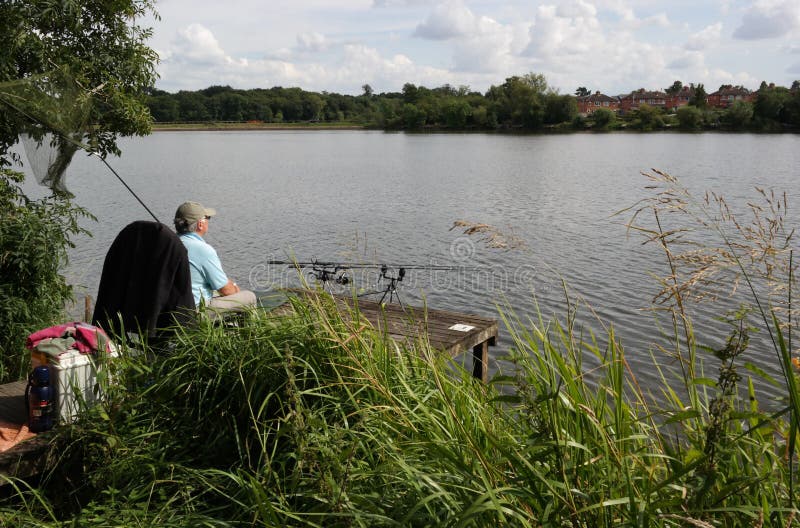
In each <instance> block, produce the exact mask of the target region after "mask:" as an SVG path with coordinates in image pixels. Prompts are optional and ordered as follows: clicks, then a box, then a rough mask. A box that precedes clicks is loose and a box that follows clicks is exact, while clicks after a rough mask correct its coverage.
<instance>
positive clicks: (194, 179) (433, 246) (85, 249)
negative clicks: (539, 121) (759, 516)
mask: <svg viewBox="0 0 800 528" xmlns="http://www.w3.org/2000/svg"><path fill="white" fill-rule="evenodd" d="M120 147H121V148H122V151H123V155H122V157H121V158H120V159H110V160H109V161H110V163H111V164H112V165H113V166H114V167H115V169H116V170H117V171H118V172H119V173H120V175H122V177H123V178H124V179H125V180H126V181H127V182H128V184H129V185H130V186H131V187H132V188H133V189H134V190H135V191H136V192H137V193H138V194H139V196H140V197H141V198H142V199H143V201H144V202H145V203H147V204H148V206H149V207H150V209H151V210H152V211H153V212H154V213H155V214H156V216H158V217H159V218H160V219H161V220H162V221H164V222H166V223H171V218H172V216H173V214H174V211H175V208H176V207H177V205H178V204H180V203H181V202H183V201H185V200H196V201H200V202H202V203H203V204H206V205H207V206H210V207H214V208H216V209H217V211H218V216H217V217H215V218H214V219H213V220H212V221H211V231H210V233H209V234H208V236H207V240H208V241H209V242H210V243H211V244H212V245H214V246H215V247H216V248H217V250H218V252H219V253H220V255H221V257H222V260H223V264H224V266H225V267H226V270H227V272H228V274H229V275H231V276H232V277H233V278H234V279H235V280H237V282H239V283H240V284H248V283H249V284H250V287H251V288H253V289H256V290H259V291H264V290H269V289H272V288H274V287H277V286H281V285H287V284H293V283H296V273H295V271H293V270H287V269H286V268H285V267H280V266H268V265H266V263H267V261H268V260H270V259H285V258H291V256H292V255H293V256H295V257H296V258H297V259H298V260H311V259H320V260H346V261H360V262H374V263H399V264H407V265H410V264H414V265H424V264H438V265H455V266H460V267H462V269H460V270H459V271H456V272H437V273H431V272H427V271H416V272H409V274H408V275H407V276H406V280H405V281H404V287H403V288H402V289H401V290H400V295H401V300H403V302H405V303H419V302H421V300H422V299H423V298H424V299H425V300H426V301H427V302H428V304H429V306H431V307H433V308H438V309H450V310H457V311H468V312H474V313H479V314H484V315H490V316H496V315H497V309H496V303H505V302H507V303H508V304H509V305H510V306H512V307H513V309H514V310H515V312H516V313H517V315H518V316H521V317H523V318H526V317H535V314H536V310H537V303H536V302H534V298H536V299H537V300H538V309H539V310H541V312H542V313H543V314H544V316H545V318H546V319H550V318H552V317H560V318H563V316H564V315H565V313H566V309H567V308H566V307H567V304H566V302H565V297H564V289H563V287H562V282H561V281H562V279H563V281H565V283H566V284H567V287H568V289H569V292H570V295H571V296H574V298H575V299H577V298H582V299H584V300H585V301H586V303H587V304H588V305H590V306H591V307H592V308H593V309H594V310H595V312H596V315H597V317H598V318H599V319H600V320H602V321H604V322H606V323H611V324H613V325H614V327H615V329H616V332H617V335H618V336H619V337H620V338H621V339H622V341H623V344H624V345H625V347H626V351H627V354H628V359H629V361H630V362H631V363H632V365H633V366H634V369H636V368H639V369H640V372H638V374H639V375H640V378H641V380H643V381H644V383H648V380H649V382H652V383H655V382H656V378H655V377H654V376H655V373H653V372H651V370H652V367H651V368H647V365H650V359H649V352H650V350H651V349H653V346H654V344H659V343H660V344H664V343H666V340H665V339H664V338H663V337H662V336H661V335H660V333H659V331H658V330H657V328H656V326H655V324H654V320H653V317H652V315H650V314H649V313H648V312H646V311H644V309H646V308H647V307H649V306H650V300H651V298H652V296H653V294H654V293H655V292H656V291H657V290H658V285H657V283H656V281H655V280H654V279H653V278H652V274H654V273H655V274H663V273H665V271H666V269H667V268H666V265H665V259H664V257H663V255H662V254H661V253H660V252H659V251H658V250H657V248H655V247H654V246H653V247H651V246H649V245H648V246H642V244H641V242H642V238H641V237H639V236H637V235H632V236H630V237H629V236H627V234H626V229H625V227H624V224H625V221H626V220H628V219H629V217H630V215H622V216H613V213H615V212H616V211H619V210H621V209H624V208H626V207H629V206H631V205H633V204H635V203H636V202H637V201H638V200H640V199H642V198H644V197H646V196H648V193H647V191H645V190H644V187H645V186H646V185H647V183H648V182H647V180H646V178H644V177H643V176H642V175H641V171H647V170H649V169H650V168H657V169H660V170H663V171H665V172H668V173H670V174H672V175H674V176H677V177H679V178H680V179H681V181H682V182H683V183H684V184H685V185H686V186H687V187H688V188H690V189H691V190H692V191H694V192H696V193H697V196H698V198H700V197H702V195H703V192H704V191H705V190H706V189H710V190H714V191H716V192H718V193H721V194H723V195H724V196H725V197H726V199H727V200H728V201H729V202H730V203H732V204H733V205H734V206H735V207H738V208H740V209H741V208H743V207H744V205H745V203H746V201H747V200H750V199H755V198H756V192H755V187H756V186H758V187H764V188H767V189H774V190H776V191H778V192H783V191H786V192H787V193H788V195H789V198H790V206H791V205H792V201H796V200H792V199H793V198H797V197H800V192H799V191H800V181H799V180H798V178H797V175H798V174H797V168H798V166H800V136H798V135H788V134H787V135H750V134H713V133H704V134H675V133H668V134H667V133H662V134H622V133H620V134H570V135H520V136H515V135H491V134H405V133H383V132H364V131H268V132H160V133H154V134H153V135H151V136H149V137H146V138H136V139H123V140H122V141H121V142H120ZM67 183H68V186H69V188H70V190H71V191H72V192H73V193H75V194H76V196H77V201H78V203H80V204H81V205H83V206H85V207H87V208H88V209H89V210H90V211H91V212H92V213H94V214H95V215H96V216H97V218H98V223H96V224H89V225H88V227H89V228H90V230H91V231H92V232H93V234H94V236H93V238H81V239H80V240H78V241H77V246H78V247H77V248H76V249H75V250H74V251H73V252H72V257H71V258H72V262H71V265H70V268H69V270H68V276H69V279H70V280H71V281H72V282H73V283H74V284H76V286H77V293H78V295H79V296H82V295H83V294H84V293H89V294H91V295H95V293H96V288H97V283H98V281H99V276H100V271H101V269H102V263H103V258H104V255H105V252H106V250H107V248H108V247H109V245H110V243H111V241H112V240H113V238H114V236H116V234H117V233H118V232H119V230H120V229H122V228H123V227H124V226H125V225H126V224H128V223H129V222H131V221H133V220H138V219H148V215H147V213H146V211H145V210H144V209H143V208H142V207H141V206H140V205H139V204H138V203H137V202H136V201H135V199H134V198H133V197H132V196H131V195H130V194H129V193H128V192H127V191H126V190H125V189H124V188H123V187H122V185H121V184H120V183H119V182H118V181H117V180H116V179H115V178H114V177H113V175H112V174H111V173H110V172H109V171H108V170H107V169H106V168H105V166H103V165H102V163H100V162H99V161H98V160H97V159H95V158H92V157H86V156H81V155H78V156H77V157H76V159H75V160H74V161H73V164H72V165H71V167H70V169H69V171H68V180H67ZM790 212H791V208H790ZM459 220H463V221H468V222H475V223H485V224H490V225H492V226H495V227H496V228H498V229H499V230H500V231H501V232H503V233H504V234H505V235H507V236H508V237H510V238H512V240H517V241H519V242H520V243H519V244H518V247H516V248H514V249H508V250H502V249H497V248H492V247H489V244H487V241H485V240H481V238H480V237H479V236H476V235H472V236H466V235H464V234H463V230H460V229H453V230H451V227H452V226H453V223H454V222H455V221H459ZM796 220H797V216H794V217H793V218H792V222H793V225H796V224H797V222H796ZM466 268H469V269H466ZM472 268H478V269H472ZM374 279H375V276H374V274H372V275H370V276H366V277H359V280H360V281H362V285H363V284H365V283H366V282H370V281H372V282H374ZM365 281H366V282H365ZM366 287H370V286H366ZM372 287H378V288H379V287H380V285H379V284H373V285H372ZM721 313H722V311H721V310H719V309H699V310H698V321H697V323H696V324H697V327H698V328H697V333H698V335H700V338H701V341H703V342H704V343H708V344H719V343H720V342H721V341H722V340H723V339H724V337H725V334H724V330H723V328H724V327H720V325H719V324H717V323H715V322H713V320H712V317H711V316H712V315H716V314H721ZM581 314H582V315H581V316H580V317H579V319H578V322H579V324H580V325H582V326H583V328H585V329H586V330H592V331H595V332H597V333H598V337H599V338H600V340H601V341H602V337H603V335H604V332H603V331H602V326H601V324H600V323H598V322H597V320H596V319H595V317H594V316H593V315H592V314H591V312H590V311H589V310H586V309H584V310H582V311H581ZM503 333H504V332H503V329H502V328H501V334H503ZM505 334H507V333H505ZM507 346H508V340H507V339H505V338H503V339H501V341H500V344H499V346H497V347H494V348H493V349H490V351H491V353H492V354H494V355H495V356H497V355H502V354H503V353H504V352H505V350H506V349H507ZM751 356H752V357H754V358H755V362H756V363H758V364H759V365H760V366H762V367H763V368H765V369H766V370H767V371H769V372H776V371H777V370H776V366H775V361H774V359H773V356H772V353H771V352H769V349H768V348H766V347H765V346H763V343H756V345H755V346H754V348H753V351H752V353H751ZM495 365H496V363H495Z"/></svg>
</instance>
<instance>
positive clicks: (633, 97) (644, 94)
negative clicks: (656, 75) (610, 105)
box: [619, 88, 668, 113]
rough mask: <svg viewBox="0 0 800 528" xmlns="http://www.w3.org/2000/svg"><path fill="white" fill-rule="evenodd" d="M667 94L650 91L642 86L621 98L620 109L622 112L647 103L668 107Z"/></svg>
mask: <svg viewBox="0 0 800 528" xmlns="http://www.w3.org/2000/svg"><path fill="white" fill-rule="evenodd" d="M667 97H668V96H667V94H666V93H664V92H648V91H647V90H645V89H644V88H640V89H638V90H636V91H635V92H631V93H629V94H628V95H623V96H621V97H620V98H619V109H620V111H621V112H622V113H625V112H629V111H631V110H636V109H637V108H639V106H641V105H643V104H646V105H649V106H654V107H656V108H668V106H667Z"/></svg>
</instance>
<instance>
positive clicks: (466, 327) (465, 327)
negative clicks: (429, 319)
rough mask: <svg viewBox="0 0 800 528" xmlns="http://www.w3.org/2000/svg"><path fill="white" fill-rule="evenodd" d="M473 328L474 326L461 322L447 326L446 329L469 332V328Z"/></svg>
mask: <svg viewBox="0 0 800 528" xmlns="http://www.w3.org/2000/svg"><path fill="white" fill-rule="evenodd" d="M474 329H475V327H474V326H470V325H465V324H461V323H458V324H454V325H453V326H451V327H450V328H448V330H457V331H459V332H469V331H470V330H474Z"/></svg>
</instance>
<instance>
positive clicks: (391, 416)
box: [0, 174, 800, 528]
mask: <svg viewBox="0 0 800 528" xmlns="http://www.w3.org/2000/svg"><path fill="white" fill-rule="evenodd" d="M653 178H654V183H653V185H654V186H655V187H657V188H658V190H657V191H656V192H655V196H654V198H653V202H652V203H650V202H646V203H644V204H643V205H642V206H641V208H640V209H637V210H636V214H634V215H633V216H634V218H633V219H632V224H631V226H632V228H634V229H637V230H640V231H642V232H645V234H646V235H647V236H648V237H649V239H650V240H651V242H653V243H657V244H660V245H662V246H663V247H664V249H665V251H666V255H667V257H668V260H669V262H670V264H671V266H672V267H671V273H670V275H669V276H668V277H666V278H664V279H663V286H664V290H663V295H664V299H662V300H661V301H660V304H659V306H660V307H661V309H663V310H665V312H666V313H667V314H668V315H671V316H672V317H673V319H672V321H673V326H672V327H671V328H667V331H666V332H665V334H664V335H663V336H661V337H659V338H656V346H655V347H654V348H653V350H652V358H653V361H652V365H651V366H650V368H652V369H653V371H654V372H658V373H660V376H661V380H662V384H661V386H660V387H658V388H657V389H652V390H651V391H645V390H643V389H642V388H641V386H640V385H639V383H638V381H637V378H636V373H635V372H633V371H632V370H631V369H630V368H629V365H628V362H627V360H626V355H625V348H624V346H623V344H622V343H619V342H618V340H617V339H616V338H615V334H614V330H613V328H612V327H610V326H604V328H607V329H608V330H607V331H606V334H605V335H598V336H592V335H588V334H586V333H584V332H583V331H582V328H584V327H585V325H584V321H585V320H584V314H587V315H588V314H589V313H590V312H589V310H587V309H586V307H584V306H582V305H581V304H580V303H579V302H577V303H576V302H574V301H575V300H574V299H568V300H567V301H568V302H567V305H566V306H567V310H566V313H565V315H564V317H563V318H560V319H555V320H553V321H545V320H544V319H543V318H541V317H540V318H539V319H535V320H521V319H519V318H517V317H516V316H515V314H514V313H513V311H512V310H510V309H508V308H503V309H501V310H500V315H501V316H502V317H503V320H504V322H505V327H506V328H505V331H506V332H508V333H509V335H510V337H511V342H512V344H511V346H510V349H509V351H508V357H507V358H506V359H507V364H508V365H510V366H509V367H508V368H507V369H506V372H504V373H503V374H502V375H498V376H496V377H495V378H494V379H493V381H492V383H491V384H489V385H488V386H487V385H483V384H481V383H479V382H477V381H475V380H474V379H472V378H471V376H470V374H469V373H467V372H462V371H460V370H459V369H458V367H457V366H454V365H452V364H451V363H449V362H446V361H447V360H446V358H442V357H440V356H439V355H438V354H437V353H436V352H435V351H434V350H432V349H431V348H430V346H429V345H428V344H427V343H426V342H425V341H420V342H418V343H416V344H414V346H408V347H405V346H398V345H397V344H396V343H394V342H393V341H391V340H390V339H389V338H387V337H386V336H385V335H382V334H380V333H378V332H375V331H374V330H372V329H371V328H369V327H368V326H367V325H364V324H362V323H361V322H359V321H358V320H356V322H353V320H352V319H351V317H349V316H346V317H342V315H341V314H340V313H339V312H338V311H337V310H336V309H335V308H334V306H333V305H332V304H331V303H328V302H326V300H325V298H324V297H323V298H321V299H318V300H314V301H303V302H299V301H297V302H296V303H295V310H294V313H293V314H289V315H281V316H274V315H270V314H267V313H264V312H256V313H253V314H251V315H250V316H249V318H248V319H247V321H245V322H244V323H243V324H241V325H240V326H238V327H233V328H231V327H219V326H212V325H210V324H200V325H199V326H198V327H196V328H190V329H181V330H179V332H178V335H177V337H176V339H175V340H174V342H173V346H172V348H171V349H170V351H169V353H168V354H164V355H156V354H155V353H154V352H153V351H149V350H146V351H145V353H144V354H138V355H136V354H129V353H125V354H124V356H123V359H122V360H121V361H119V362H117V364H116V367H117V371H116V372H115V378H116V380H117V382H116V383H115V384H113V385H111V386H109V387H108V388H107V392H108V399H107V401H106V402H104V403H103V404H102V405H101V406H99V407H95V408H94V409H91V410H90V411H88V412H87V414H86V416H84V418H83V419H82V421H81V422H80V423H78V424H76V425H75V426H74V427H62V428H60V429H59V430H58V433H57V434H58V439H57V440H58V441H59V442H61V445H62V446H63V447H62V448H60V450H59V460H58V464H57V465H56V468H55V469H54V470H53V472H52V473H51V474H48V475H46V476H45V477H44V478H43V480H42V481H41V482H38V483H37V484H36V486H35V487H29V486H28V484H26V483H24V482H20V481H14V482H12V483H11V485H12V486H14V487H15V488H14V489H16V491H13V492H7V493H6V495H5V498H4V499H2V501H0V519H3V522H4V523H5V524H7V525H9V526H11V525H13V526H62V525H63V524H64V523H67V524H70V523H71V524H72V525H75V526H112V525H113V526H215V527H216V526H315V527H316V526H319V527H322V526H324V527H329V526H363V527H371V526H420V527H421V526H437V527H438V526H475V527H483V526H495V525H500V526H548V527H550V526H553V527H555V526H559V527H561V526H575V527H587V528H588V527H592V528H593V527H597V526H641V527H649V526H665V527H666V526H669V527H672V526H675V527H678V526H681V527H683V526H695V527H708V526H726V527H728V526H730V527H736V526H748V527H752V526H781V527H788V526H795V525H797V522H798V521H797V520H796V516H797V515H798V513H800V511H798V507H797V502H796V501H797V495H798V493H797V484H798V482H797V475H796V463H797V455H796V440H797V438H798V436H797V423H798V419H799V418H800V398H798V370H797V369H796V368H795V367H794V366H793V364H792V358H791V341H790V340H791V326H787V325H786V324H785V323H786V322H787V321H789V322H791V318H792V313H793V312H792V307H791V302H789V304H788V308H789V309H788V311H783V310H782V307H783V305H782V304H781V302H780V300H779V299H778V298H776V297H773V296H772V295H771V294H770V295H767V296H766V297H763V298H759V297H756V298H755V301H758V302H757V303H756V307H755V309H754V310H752V311H749V310H741V311H739V312H737V313H735V314H729V315H728V316H727V320H728V321H729V323H730V334H729V336H728V339H727V341H726V343H725V345H724V346H723V347H721V348H719V349H716V350H710V349H706V348H704V347H701V346H700V345H698V343H699V342H702V341H703V338H704V337H707V336H695V335H694V333H693V331H692V325H691V321H690V320H689V319H688V318H687V317H686V316H685V313H686V312H685V310H684V309H683V308H684V306H685V304H686V303H688V302H690V300H691V297H692V295H693V293H695V290H693V289H692V288H699V287H701V286H704V285H706V283H705V282H704V280H708V279H709V278H715V280H716V278H718V277H719V276H718V275H715V274H714V273H712V271H713V270H714V269H716V268H718V267H720V268H721V267H723V266H727V265H728V264H729V263H730V259H733V261H734V264H732V265H731V266H729V267H728V268H727V269H728V270H729V271H731V273H733V272H735V262H736V261H738V262H739V264H740V268H739V273H740V275H744V278H742V277H741V276H740V277H739V279H741V282H739V284H741V285H742V287H745V288H752V291H754V292H757V291H760V287H759V285H758V282H759V281H760V280H761V279H762V278H763V279H764V280H767V281H776V282H777V283H780V284H782V285H783V286H784V287H785V286H786V285H788V286H789V288H788V292H791V291H792V288H793V285H794V275H793V273H792V271H791V270H792V269H793V263H792V256H791V251H788V252H787V251H781V250H780V247H782V246H780V244H782V243H783V241H790V240H791V237H788V238H787V237H785V236H784V235H785V233H784V231H782V230H781V229H782V228H781V226H780V222H779V221H778V217H773V216H772V215H771V214H770V208H769V206H764V207H761V208H760V209H759V211H760V213H759V214H760V216H759V217H758V218H757V219H756V223H755V224H746V223H744V222H743V221H742V220H741V219H739V220H738V221H737V222H736V223H735V225H736V226H738V228H739V229H741V230H742V233H743V234H744V238H743V239H741V240H740V239H737V238H734V234H735V232H727V231H724V230H722V229H720V233H721V234H722V235H723V243H722V245H721V246H720V247H717V248H706V249H707V250H708V253H707V254H706V253H703V252H702V251H701V250H699V249H698V248H697V247H696V246H692V248H691V251H688V252H683V251H681V250H680V246H679V244H680V242H681V240H685V239H687V238H691V237H690V236H689V234H688V231H687V229H686V227H685V226H686V225H687V223H686V222H683V221H678V222H677V223H678V224H680V225H683V226H684V228H683V229H682V230H680V231H676V230H667V229H666V224H667V222H666V221H665V219H664V218H663V215H664V213H665V211H664V208H665V207H669V208H670V211H671V212H672V213H676V214H677V215H687V214H690V212H691V211H692V209H691V207H690V206H691V205H692V203H693V202H692V200H691V197H690V196H688V195H687V194H685V193H683V192H682V191H681V190H680V188H679V187H677V186H676V185H675V183H676V182H675V181H674V180H673V179H671V178H669V177H668V176H667V175H660V174H655V175H653ZM765 197H766V199H767V203H770V200H772V202H771V203H772V204H773V210H774V208H775V207H776V205H775V204H776V203H780V202H776V201H775V198H774V197H771V196H769V195H765ZM783 203H784V205H781V206H780V207H781V208H785V202H783ZM710 204H716V205H719V202H713V200H712V201H709V202H701V203H700V204H699V206H700V208H701V212H702V211H703V210H704V211H706V212H708V211H709V209H708V208H709V206H710ZM704 207H705V209H703V208H704ZM713 210H714V211H716V212H715V213H714V214H717V212H719V211H722V212H721V213H719V214H720V215H722V216H720V217H719V218H718V222H717V224H713V223H709V222H708V221H706V220H704V221H705V222H706V227H708V226H709V225H711V226H714V225H716V226H717V227H720V225H721V224H723V223H726V222H727V221H728V218H727V217H725V215H727V214H729V213H728V212H725V209H724V208H722V209H713ZM649 213H653V214H654V219H655V220H654V222H655V225H652V226H650V227H649V228H647V227H646V226H645V225H643V224H642V223H634V221H637V222H638V221H640V220H642V219H643V217H644V216H645V215H647V214H649ZM704 214H705V213H704ZM681 218H685V219H688V218H687V217H681ZM698 219H700V220H702V219H703V217H698ZM758 222H761V224H759V223H758ZM753 225H763V226H764V228H765V229H764V230H762V231H760V232H759V231H757V230H755V229H754V228H753V229H750V228H751V227H752V226H753ZM715 228H716V227H715ZM678 235H680V236H678ZM748 236H749V237H751V239H750V243H751V246H750V247H753V248H755V249H754V251H755V253H753V254H748V253H747V252H746V247H748V246H747V243H748V239H747V237H748ZM770 241H771V242H770ZM756 242H757V243H756ZM726 248H727V249H726ZM726 251H727V253H726ZM748 255H749V256H748ZM759 255H766V257H763V258H766V259H768V261H769V262H768V265H767V266H766V268H764V269H765V270H766V271H765V273H764V274H760V273H759V272H758V269H761V268H763V266H762V265H763V264H765V262H766V261H764V260H759V258H761V257H759ZM714 258H717V259H718V260H714ZM779 258H786V259H788V265H789V268H788V269H789V274H788V276H787V275H782V273H783V272H782V270H783V268H781V267H780V266H779V265H778V264H777V262H778V259H779ZM692 265H696V266H698V268H697V269H698V270H701V271H702V273H705V274H706V275H698V273H700V271H695V270H694V269H693V268H691V266H692ZM684 270H685V271H684ZM733 274H734V275H735V273H733ZM781 277H784V278H783V279H781ZM727 278H729V279H734V280H739V279H737V277H736V276H731V275H730V274H729V275H728V276H727ZM708 285H709V286H710V285H711V284H710V283H708ZM783 292H784V295H783V299H784V300H786V292H787V290H786V289H785V288H784V290H783ZM788 300H789V301H790V300H791V293H789V298H788ZM755 328H758V329H759V330H760V331H761V332H763V333H765V334H768V335H771V336H772V337H773V342H774V344H775V347H774V353H775V361H776V362H777V363H778V364H779V365H780V366H781V372H782V373H783V378H782V379H771V380H768V381H769V382H771V383H774V384H777V385H779V386H781V387H782V388H783V390H784V391H785V394H786V398H785V400H784V401H781V402H778V405H777V407H776V408H777V409H778V411H777V412H774V411H770V412H766V411H764V410H762V404H763V402H762V401H760V395H759V393H758V391H757V389H756V387H757V385H756V384H755V383H754V381H755V379H756V378H758V377H765V378H766V377H767V376H766V375H765V374H764V373H763V372H760V371H758V370H757V369H755V368H749V367H748V359H747V354H748V346H747V345H748V336H749V335H750V333H752V332H753V331H754V329H755ZM600 343H605V344H603V345H601V344H600ZM588 364H591V365H592V368H591V369H589V368H588V367H586V366H585V365H588ZM638 368H644V367H643V366H641V365H640V366H639V367H638ZM703 373H713V374H711V375H709V376H707V375H704V374H703ZM771 403H774V402H771Z"/></svg>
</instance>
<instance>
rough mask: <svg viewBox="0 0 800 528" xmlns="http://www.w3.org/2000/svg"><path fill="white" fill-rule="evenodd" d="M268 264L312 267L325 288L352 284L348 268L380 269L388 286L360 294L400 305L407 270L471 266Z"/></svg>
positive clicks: (326, 262) (442, 269) (282, 262)
mask: <svg viewBox="0 0 800 528" xmlns="http://www.w3.org/2000/svg"><path fill="white" fill-rule="evenodd" d="M267 264H273V265H279V266H294V267H296V268H310V271H309V272H308V274H309V276H310V277H313V278H315V279H316V280H317V281H319V282H321V283H322V285H323V288H327V285H328V283H329V282H334V283H336V284H339V285H343V286H345V285H347V284H350V282H351V280H350V277H349V276H347V274H346V272H347V270H353V269H375V270H380V276H379V279H380V280H383V281H386V287H385V288H384V289H382V290H376V291H370V292H364V293H361V294H359V295H358V297H363V296H366V295H377V294H379V293H382V294H383V295H382V296H381V298H380V301H378V302H379V303H380V304H383V301H384V299H386V296H387V295H388V296H389V302H392V301H393V300H394V299H397V302H398V303H399V304H400V306H401V307H402V306H403V302H402V301H401V300H400V294H399V293H398V291H397V286H398V284H399V283H401V282H403V279H404V278H405V276H406V271H407V270H430V271H456V270H464V269H469V268H464V267H456V266H438V265H432V264H431V265H421V264H402V265H401V264H364V263H360V262H333V261H325V260H311V261H297V260H269V261H267ZM390 269H392V270H397V272H396V273H395V274H391V273H390V271H389V270H390Z"/></svg>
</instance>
